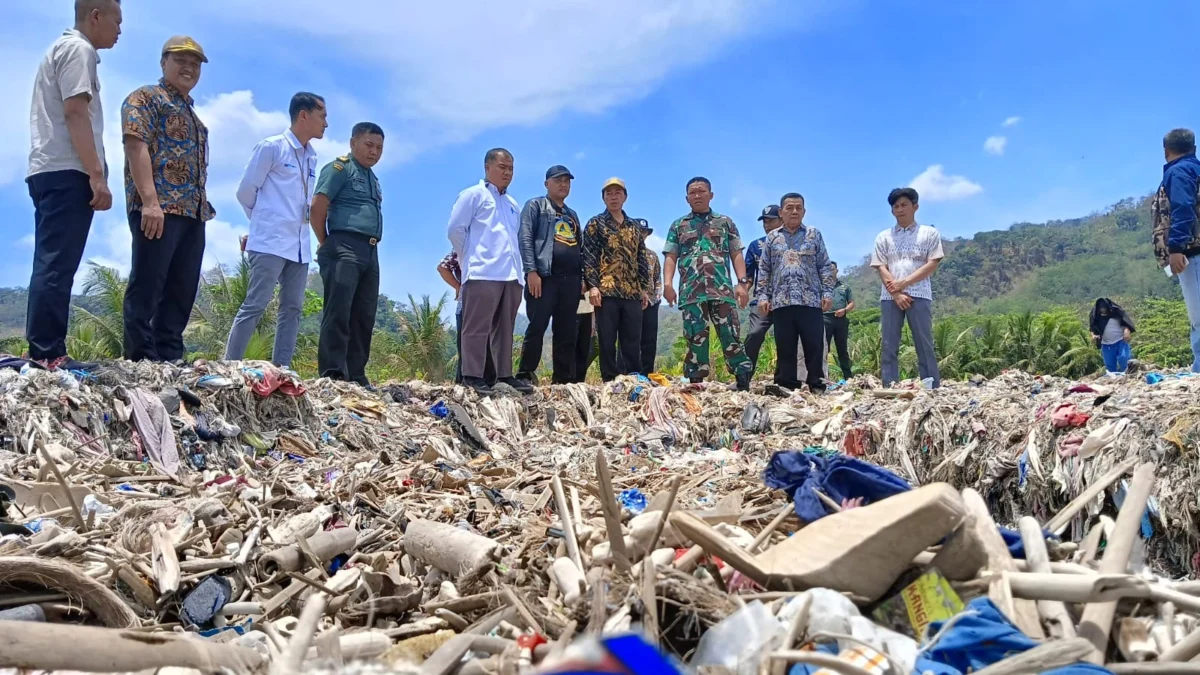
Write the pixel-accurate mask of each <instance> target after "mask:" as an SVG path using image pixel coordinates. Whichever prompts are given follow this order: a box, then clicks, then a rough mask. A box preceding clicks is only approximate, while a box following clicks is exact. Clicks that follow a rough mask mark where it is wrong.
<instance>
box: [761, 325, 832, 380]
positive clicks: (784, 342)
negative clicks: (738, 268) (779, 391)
mask: <svg viewBox="0 0 1200 675" xmlns="http://www.w3.org/2000/svg"><path fill="white" fill-rule="evenodd" d="M771 320H772V323H774V324H775V350H776V354H777V355H778V358H777V359H776V362H775V384H778V385H779V386H781V387H788V388H790V389H795V388H797V387H799V386H800V381H799V380H798V379H796V377H797V376H796V355H797V352H798V351H799V350H798V345H802V346H803V347H804V367H805V368H807V369H808V388H809V389H811V390H812V391H814V392H821V391H825V382H824V381H823V380H822V379H821V375H822V373H824V372H825V369H824V368H823V367H822V364H821V360H822V359H824V358H825V345H822V344H821V343H822V342H824V341H825V320H824V318H823V317H822V315H821V308H820V307H800V306H795V305H793V306H791V307H780V308H779V309H775V310H772V311H771Z"/></svg>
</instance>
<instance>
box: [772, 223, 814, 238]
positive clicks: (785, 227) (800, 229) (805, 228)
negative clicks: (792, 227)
mask: <svg viewBox="0 0 1200 675" xmlns="http://www.w3.org/2000/svg"><path fill="white" fill-rule="evenodd" d="M807 229H808V226H807V225H805V224H804V223H803V222H801V223H800V227H797V228H796V231H795V232H788V229H787V225H783V226H781V227H780V228H779V229H778V230H777V231H778V232H782V233H784V234H785V235H789V234H800V233H801V232H803V231H805V230H807Z"/></svg>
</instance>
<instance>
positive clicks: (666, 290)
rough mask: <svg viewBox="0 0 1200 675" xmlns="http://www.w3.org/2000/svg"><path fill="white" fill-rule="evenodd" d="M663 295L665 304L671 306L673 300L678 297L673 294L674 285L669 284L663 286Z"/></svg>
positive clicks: (673, 303) (673, 302)
mask: <svg viewBox="0 0 1200 675" xmlns="http://www.w3.org/2000/svg"><path fill="white" fill-rule="evenodd" d="M663 297H664V298H666V300H667V304H668V305H670V306H671V307H674V306H675V301H676V300H678V299H679V296H678V295H675V287H674V286H672V285H671V284H667V285H666V286H663Z"/></svg>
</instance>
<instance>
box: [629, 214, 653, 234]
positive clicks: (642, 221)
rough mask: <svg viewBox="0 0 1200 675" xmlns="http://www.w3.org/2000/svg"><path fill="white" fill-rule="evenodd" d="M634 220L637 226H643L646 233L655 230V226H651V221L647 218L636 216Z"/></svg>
mask: <svg viewBox="0 0 1200 675" xmlns="http://www.w3.org/2000/svg"><path fill="white" fill-rule="evenodd" d="M633 222H635V223H637V226H638V227H640V228H642V232H644V233H645V234H651V233H653V232H654V228H652V227H650V223H649V221H647V220H646V219H645V218H634V219H633Z"/></svg>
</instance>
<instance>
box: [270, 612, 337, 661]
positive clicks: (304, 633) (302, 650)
mask: <svg viewBox="0 0 1200 675" xmlns="http://www.w3.org/2000/svg"><path fill="white" fill-rule="evenodd" d="M326 602H328V598H327V596H326V595H325V594H324V593H313V594H312V595H310V596H309V597H308V600H306V601H305V603H304V610H303V611H302V612H300V620H299V621H298V622H296V627H295V629H293V630H292V639H291V640H289V641H288V643H287V648H286V649H284V650H283V654H281V655H280V657H279V660H278V661H276V662H275V663H273V664H271V673H272V675H288V674H289V673H298V672H300V664H302V663H304V657H305V656H306V655H307V654H308V648H309V647H310V646H311V645H312V640H313V635H314V634H316V632H317V623H318V622H319V621H320V620H321V616H322V615H323V614H325V604H326Z"/></svg>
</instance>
